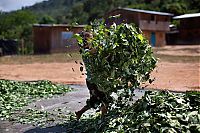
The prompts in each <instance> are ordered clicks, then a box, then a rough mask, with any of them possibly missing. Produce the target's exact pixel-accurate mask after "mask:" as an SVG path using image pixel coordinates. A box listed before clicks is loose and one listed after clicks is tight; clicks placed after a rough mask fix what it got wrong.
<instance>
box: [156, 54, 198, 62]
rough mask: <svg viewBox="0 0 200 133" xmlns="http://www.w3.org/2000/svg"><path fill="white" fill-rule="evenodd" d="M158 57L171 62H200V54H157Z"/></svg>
mask: <svg viewBox="0 0 200 133" xmlns="http://www.w3.org/2000/svg"><path fill="white" fill-rule="evenodd" d="M155 56H156V57H157V58H159V59H160V60H161V61H165V62H171V63H199V62H200V56H178V55H164V54H155Z"/></svg>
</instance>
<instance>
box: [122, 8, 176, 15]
mask: <svg viewBox="0 0 200 133" xmlns="http://www.w3.org/2000/svg"><path fill="white" fill-rule="evenodd" d="M118 9H122V10H127V11H132V12H142V13H148V14H156V15H165V16H174V15H173V14H171V13H166V12H157V11H149V10H140V9H133V8H118Z"/></svg>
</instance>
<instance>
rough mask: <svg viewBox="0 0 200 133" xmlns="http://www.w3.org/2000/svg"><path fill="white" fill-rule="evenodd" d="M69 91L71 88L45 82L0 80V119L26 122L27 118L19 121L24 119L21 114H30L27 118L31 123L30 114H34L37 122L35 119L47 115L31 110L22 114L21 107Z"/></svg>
mask: <svg viewBox="0 0 200 133" xmlns="http://www.w3.org/2000/svg"><path fill="white" fill-rule="evenodd" d="M69 91H71V88H69V87H68V86H64V85H58V84H53V83H52V82H50V81H46V80H42V81H35V82H19V81H10V80H0V118H1V120H11V121H19V122H25V121H27V122H28V120H27V119H28V118H27V119H21V118H22V117H25V116H22V114H24V115H30V113H31V115H30V117H29V119H30V120H29V121H31V119H32V118H33V116H32V114H34V113H35V114H37V117H35V120H38V119H37V118H39V117H41V115H43V116H44V117H45V116H47V114H48V113H47V112H40V111H37V110H33V109H27V110H25V111H24V112H23V111H22V109H23V107H25V106H27V105H28V104H29V103H31V102H33V101H35V100H38V99H40V98H50V97H52V96H54V95H60V94H64V93H66V92H69ZM20 115H21V116H20ZM19 116H20V117H19ZM31 116H32V117H31ZM44 117H41V118H44ZM33 119H34V118H33Z"/></svg>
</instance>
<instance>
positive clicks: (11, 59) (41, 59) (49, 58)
mask: <svg viewBox="0 0 200 133" xmlns="http://www.w3.org/2000/svg"><path fill="white" fill-rule="evenodd" d="M81 59H82V58H81V55H80V54H79V53H78V52H72V53H58V54H44V55H12V56H2V57H0V64H31V63H54V62H55V63H65V62H70V61H74V60H81Z"/></svg>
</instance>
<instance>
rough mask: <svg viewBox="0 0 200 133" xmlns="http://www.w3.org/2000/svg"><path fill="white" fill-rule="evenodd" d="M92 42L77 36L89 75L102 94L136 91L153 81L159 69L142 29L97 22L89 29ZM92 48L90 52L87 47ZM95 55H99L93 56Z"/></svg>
mask: <svg viewBox="0 0 200 133" xmlns="http://www.w3.org/2000/svg"><path fill="white" fill-rule="evenodd" d="M86 31H87V32H88V33H90V34H91V35H92V38H90V39H88V38H84V36H81V35H80V34H76V38H77V40H78V44H79V45H80V47H81V53H82V56H83V58H84V59H85V60H87V67H88V68H87V73H89V74H91V79H90V80H91V81H92V82H94V83H96V84H97V85H98V87H99V89H101V91H103V92H106V93H112V92H116V91H117V90H119V89H126V90H129V89H127V88H136V87H139V86H140V84H141V83H143V82H145V81H148V80H150V72H151V71H152V70H153V69H154V68H155V66H156V62H157V61H156V59H155V58H154V56H153V52H152V48H151V46H150V45H149V43H148V41H147V39H146V38H145V37H144V36H143V34H142V32H141V31H140V29H139V28H137V27H135V26H134V25H133V24H125V23H121V24H119V25H116V24H115V23H113V24H112V25H111V26H107V25H106V24H105V23H104V21H94V22H93V23H91V25H89V26H88V27H87V28H86ZM86 44H89V47H88V48H87V49H86V48H85V47H84V48H83V46H84V45H86ZM91 51H95V52H91Z"/></svg>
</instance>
